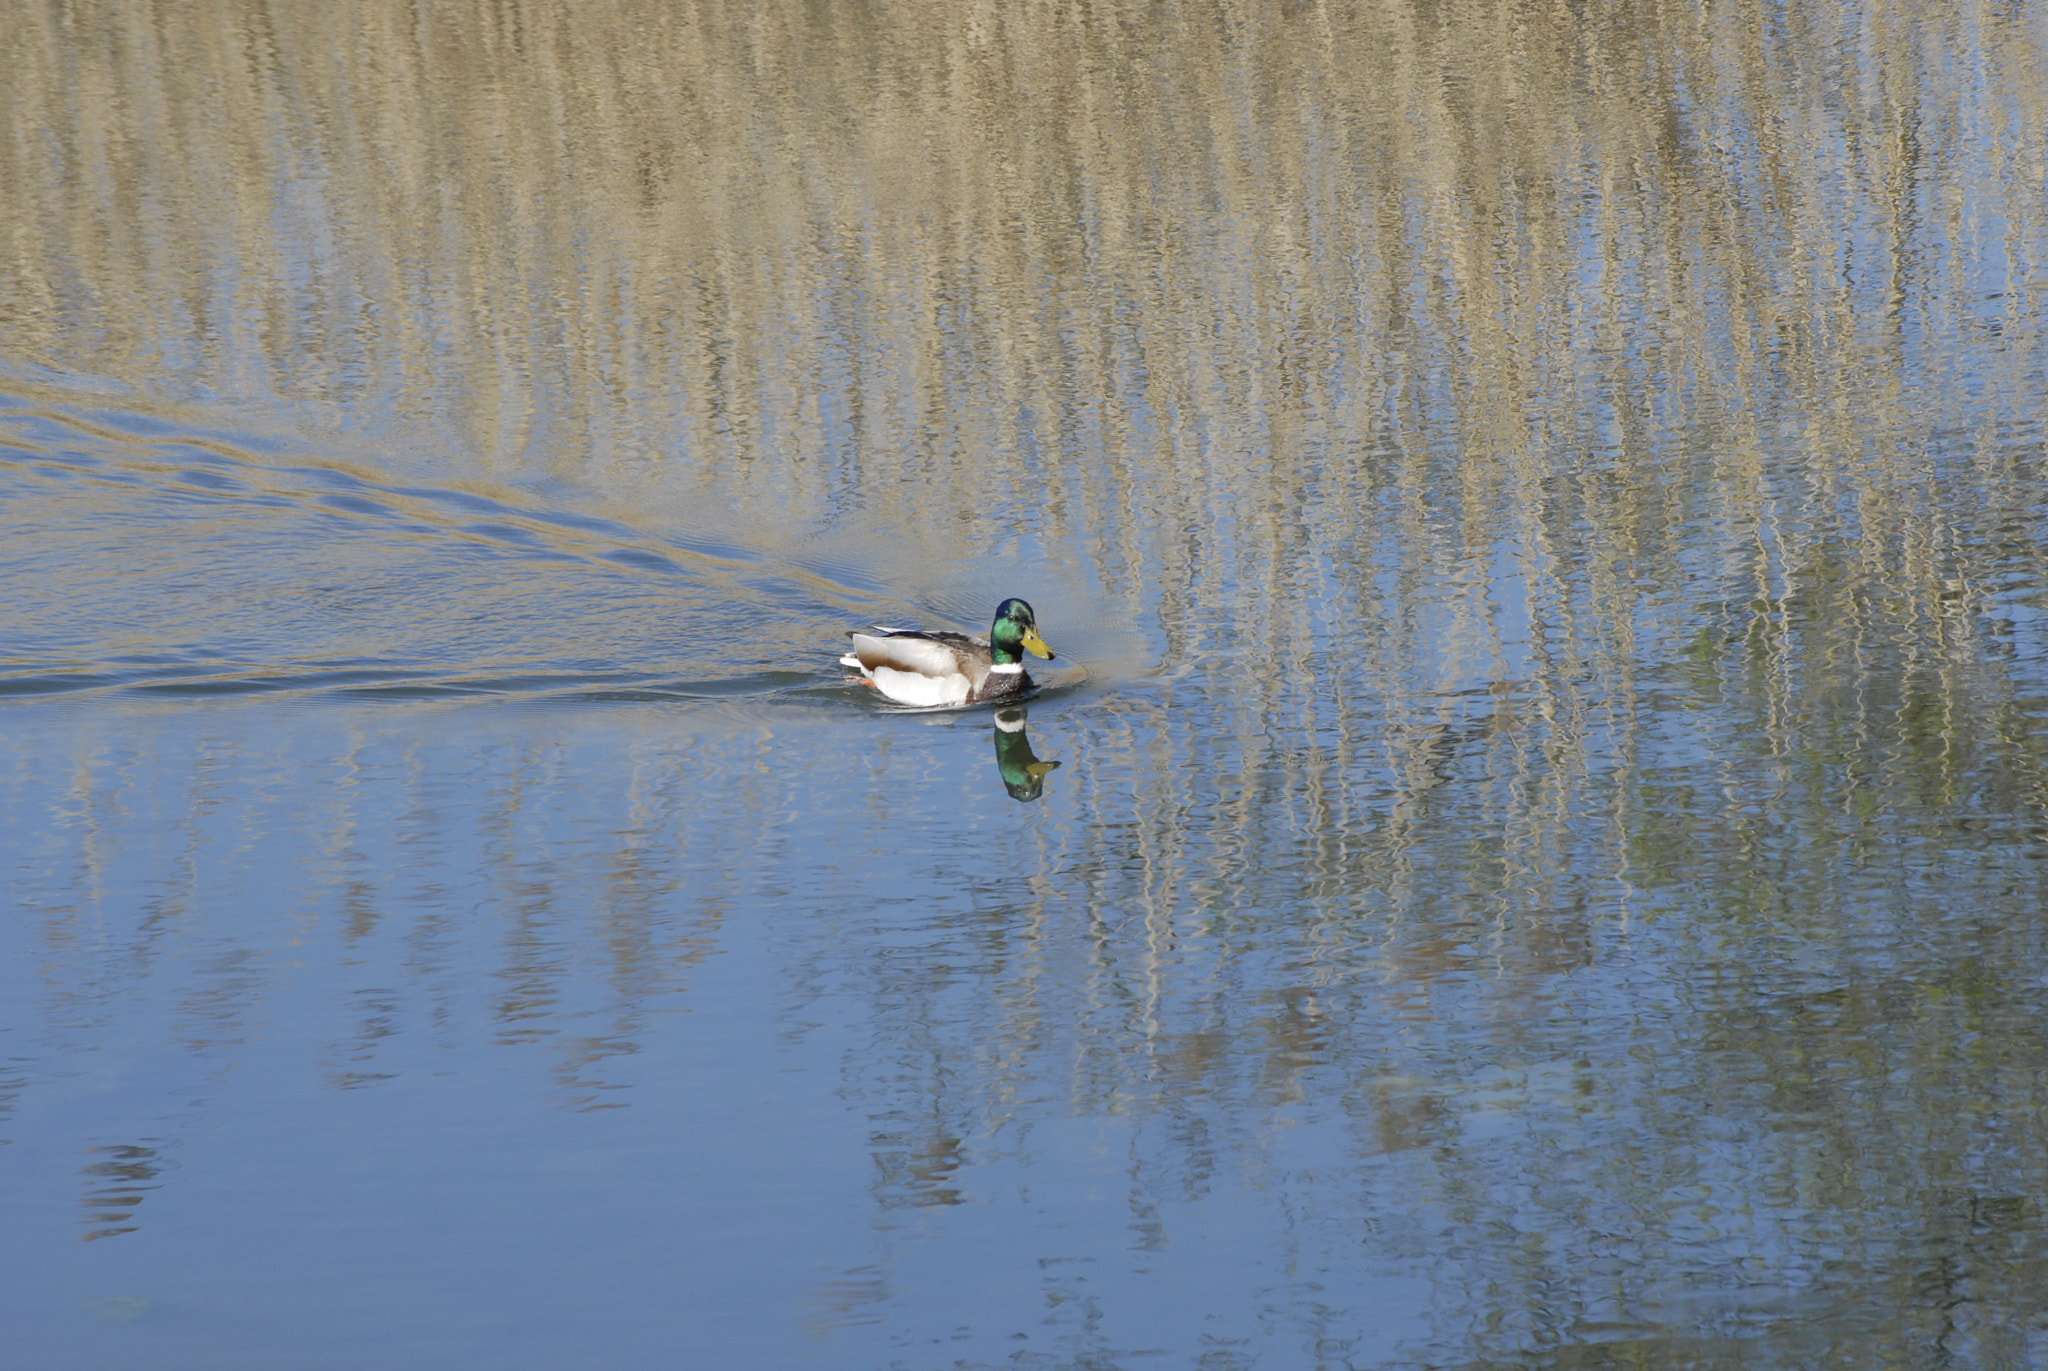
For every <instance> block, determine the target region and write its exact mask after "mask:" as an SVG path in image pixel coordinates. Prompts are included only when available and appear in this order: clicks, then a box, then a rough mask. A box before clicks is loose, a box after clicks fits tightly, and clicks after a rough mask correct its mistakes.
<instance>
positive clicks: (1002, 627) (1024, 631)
mask: <svg viewBox="0 0 2048 1371" xmlns="http://www.w3.org/2000/svg"><path fill="white" fill-rule="evenodd" d="M988 642H989V646H990V647H991V648H992V649H994V650H993V652H992V653H991V654H990V655H991V656H993V657H994V658H995V661H996V665H998V666H1003V665H1006V664H1008V663H1010V662H1021V661H1023V660H1024V655H1023V654H1024V653H1026V652H1029V653H1030V654H1031V655H1032V656H1034V657H1043V658H1045V659H1046V660H1047V661H1051V660H1052V656H1053V652H1052V649H1051V648H1049V647H1047V646H1046V645H1045V639H1043V638H1041V637H1039V636H1038V616H1037V615H1036V614H1033V613H1032V612H1031V606H1030V605H1027V604H1025V603H1024V602H1023V601H1022V600H1005V601H1003V602H1002V603H1001V604H999V605H997V606H996V621H995V625H994V627H992V628H990V629H989V631H988Z"/></svg>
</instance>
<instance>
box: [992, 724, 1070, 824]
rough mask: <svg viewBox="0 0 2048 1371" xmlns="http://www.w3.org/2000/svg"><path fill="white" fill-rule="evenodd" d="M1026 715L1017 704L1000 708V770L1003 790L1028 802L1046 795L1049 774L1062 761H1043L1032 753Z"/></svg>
mask: <svg viewBox="0 0 2048 1371" xmlns="http://www.w3.org/2000/svg"><path fill="white" fill-rule="evenodd" d="M1026 717H1027V716H1026V715H1025V713H1024V711H1023V710H1022V709H1019V708H1016V707H1015V706H1012V707H1011V708H1009V709H999V710H997V711H996V770H997V771H1000V772H1001V773H1002V774H1003V789H1005V790H1007V791H1009V792H1010V798H1011V799H1013V800H1022V801H1024V802H1025V803H1027V804H1028V803H1029V802H1030V801H1032V800H1035V799H1037V798H1038V797H1039V796H1041V795H1043V794H1045V776H1046V773H1047V772H1049V771H1051V770H1052V769H1053V768H1054V767H1056V766H1058V765H1059V763H1058V762H1042V761H1040V760H1039V759H1038V757H1037V755H1036V754H1035V753H1033V752H1032V750H1031V735H1030V734H1029V733H1028V732H1026V731H1025V728H1024V720H1025V718H1026Z"/></svg>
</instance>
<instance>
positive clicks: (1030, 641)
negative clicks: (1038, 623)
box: [1024, 628, 1053, 662]
mask: <svg viewBox="0 0 2048 1371" xmlns="http://www.w3.org/2000/svg"><path fill="white" fill-rule="evenodd" d="M1024 650H1025V651H1026V652H1028V653H1030V654H1031V655H1032V656H1034V657H1043V658H1045V660H1047V661H1048V662H1049V661H1051V660H1052V658H1053V651H1052V649H1051V648H1049V647H1047V646H1046V645H1045V639H1043V638H1041V637H1039V636H1038V630H1037V629H1035V628H1027V629H1025V630H1024Z"/></svg>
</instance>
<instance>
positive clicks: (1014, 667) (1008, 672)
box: [988, 662, 1024, 676]
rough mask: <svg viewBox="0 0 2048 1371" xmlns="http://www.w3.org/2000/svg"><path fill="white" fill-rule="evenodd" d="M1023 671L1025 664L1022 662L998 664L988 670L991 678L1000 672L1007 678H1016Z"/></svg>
mask: <svg viewBox="0 0 2048 1371" xmlns="http://www.w3.org/2000/svg"><path fill="white" fill-rule="evenodd" d="M1023 669H1024V663H1022V662H997V663H996V664H995V665H994V666H992V667H990V668H989V669H988V672H989V675H991V676H993V675H995V674H996V673H997V672H999V671H1000V672H1001V673H1002V674H1003V675H1005V676H1015V675H1016V674H1017V673H1018V672H1020V671H1022V670H1023Z"/></svg>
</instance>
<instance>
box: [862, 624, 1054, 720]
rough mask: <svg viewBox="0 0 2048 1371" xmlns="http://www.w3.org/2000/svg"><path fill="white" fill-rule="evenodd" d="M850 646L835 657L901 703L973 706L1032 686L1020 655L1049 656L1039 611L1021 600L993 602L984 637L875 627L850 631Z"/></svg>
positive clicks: (1002, 697)
mask: <svg viewBox="0 0 2048 1371" xmlns="http://www.w3.org/2000/svg"><path fill="white" fill-rule="evenodd" d="M846 636H847V637H849V638H851V639H853V651H851V652H849V653H847V654H846V655H845V656H844V657H841V658H840V659H839V660H840V662H841V663H843V664H844V665H846V666H850V667H853V668H854V669H855V670H857V671H859V672H860V673H861V679H862V680H863V682H865V683H866V684H868V685H871V686H873V687H874V688H875V689H877V690H879V691H881V692H882V693H883V694H884V695H887V696H888V697H889V698H890V699H892V700H896V701H898V702H900V703H902V704H906V705H973V704H980V703H981V702H982V701H983V700H1002V699H1008V698H1009V697H1011V696H1016V695H1022V694H1023V693H1024V692H1025V691H1027V690H1029V689H1031V678H1030V677H1029V676H1027V675H1025V674H1024V654H1025V653H1026V652H1029V653H1032V654H1033V655H1035V656H1039V657H1044V658H1046V659H1047V660H1048V661H1050V660H1051V659H1052V655H1053V653H1052V649H1051V648H1049V647H1047V646H1046V645H1045V639H1043V638H1041V637H1039V636H1038V616H1037V615H1036V614H1033V613H1032V612H1031V606H1030V605H1027V604H1025V603H1024V602H1023V601H1022V600H1005V601H1003V602H1002V603H1001V604H999V605H997V606H996V621H995V623H994V624H993V625H992V626H991V627H990V628H989V631H988V638H987V640H986V641H983V640H982V639H980V638H970V637H968V636H967V635H966V634H964V633H920V632H918V631H916V630H915V629H900V628H881V627H879V626H878V627H876V628H875V629H874V630H873V631H872V632H869V633H849V634H847V635H846Z"/></svg>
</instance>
